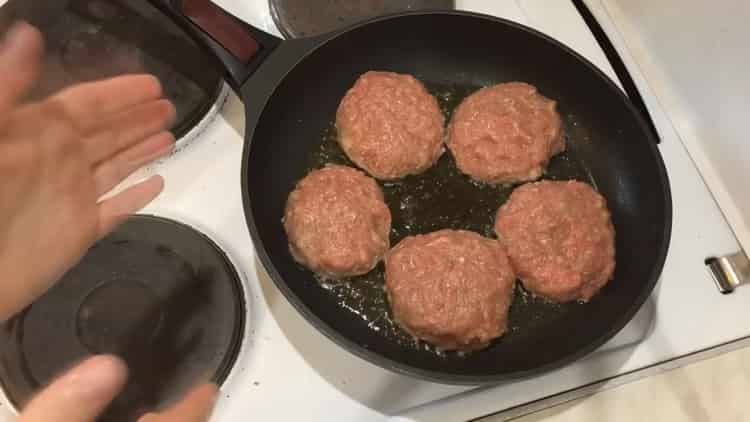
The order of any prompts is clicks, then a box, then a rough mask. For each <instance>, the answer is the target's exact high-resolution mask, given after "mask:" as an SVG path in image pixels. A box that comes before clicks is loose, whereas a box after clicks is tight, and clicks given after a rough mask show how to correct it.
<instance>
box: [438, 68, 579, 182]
mask: <svg viewBox="0 0 750 422" xmlns="http://www.w3.org/2000/svg"><path fill="white" fill-rule="evenodd" d="M561 127H562V123H561V119H560V115H559V114H558V113H557V110H556V103H555V102H554V101H552V100H550V99H548V98H546V97H544V96H542V95H541V94H539V92H538V91H537V89H536V88H535V87H534V86H532V85H529V84H526V83H523V82H509V83H503V84H499V85H495V86H491V87H486V88H482V89H480V90H479V91H477V92H475V93H474V94H472V95H470V96H469V97H467V98H466V99H465V100H464V101H463V102H462V103H461V104H460V105H459V106H458V108H457V109H456V112H455V113H454V115H453V119H452V121H451V124H450V127H449V128H448V139H447V144H448V148H449V149H450V150H451V152H452V153H453V156H454V157H455V159H456V165H457V166H458V168H459V169H460V170H461V171H462V172H464V173H465V174H467V175H469V176H470V177H472V178H473V179H475V180H478V181H480V182H485V183H491V184H506V183H516V182H524V181H528V180H535V179H538V178H539V177H541V175H542V174H543V173H544V170H545V169H546V167H547V163H548V162H549V159H550V157H552V156H553V155H555V154H557V153H560V152H562V151H564V150H565V140H564V138H563V136H562V129H561Z"/></svg>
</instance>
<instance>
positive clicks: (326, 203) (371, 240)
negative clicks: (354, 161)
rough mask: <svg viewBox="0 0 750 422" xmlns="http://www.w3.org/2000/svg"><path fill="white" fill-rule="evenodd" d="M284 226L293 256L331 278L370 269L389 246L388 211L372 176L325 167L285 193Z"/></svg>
mask: <svg viewBox="0 0 750 422" xmlns="http://www.w3.org/2000/svg"><path fill="white" fill-rule="evenodd" d="M284 229H286V233H287V236H288V238H289V249H290V251H291V252H292V255H293V256H294V258H295V259H296V260H297V261H298V262H299V263H301V264H303V265H305V266H306V267H308V268H310V269H311V270H313V271H315V272H316V273H319V274H321V275H323V276H326V277H329V278H333V279H335V278H341V277H348V276H354V275H359V274H364V273H366V272H368V271H370V270H372V269H373V268H374V267H375V265H376V264H377V263H378V262H379V261H380V260H381V259H382V258H383V255H384V254H385V253H386V252H387V251H388V248H389V247H390V240H389V235H390V230H391V212H390V210H389V209H388V206H386V204H385V202H384V201H383V192H382V191H381V190H380V187H379V186H378V185H377V183H376V182H375V180H373V179H372V178H370V177H368V176H366V175H365V174H364V173H362V172H361V171H359V170H355V169H353V168H351V167H346V166H338V165H329V166H326V167H325V168H323V169H320V170H315V171H313V172H311V173H310V174H308V175H307V176H306V177H305V178H304V179H302V180H301V181H300V182H299V183H298V184H297V187H296V188H295V189H294V191H293V192H292V193H291V194H290V195H289V199H288V200H287V204H286V212H285V215H284Z"/></svg>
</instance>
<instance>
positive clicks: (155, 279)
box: [0, 216, 245, 421]
mask: <svg viewBox="0 0 750 422" xmlns="http://www.w3.org/2000/svg"><path fill="white" fill-rule="evenodd" d="M244 324H245V304H244V301H243V294H242V287H241V280H240V278H239V276H238V274H237V272H236V271H235V269H234V267H233V266H232V264H231V263H230V262H229V260H228V259H227V257H226V256H225V255H224V253H222V252H221V250H219V248H218V247H217V246H216V245H215V244H214V243H213V242H212V241H211V240H209V239H208V238H207V237H206V236H204V235H202V234H200V233H198V232H197V231H195V230H193V229H192V228H190V227H187V226H185V225H182V224H179V223H176V222H173V221H169V220H165V219H162V218H157V217H148V216H137V217H132V218H131V219H130V220H128V221H127V222H126V223H125V224H123V225H122V226H121V227H120V228H119V229H117V230H116V231H115V232H114V233H112V234H110V235H109V236H107V237H106V238H104V239H103V240H101V241H100V242H98V243H97V244H96V245H95V246H94V247H92V248H91V249H90V250H89V252H88V253H87V254H86V256H85V257H84V258H83V260H82V261H81V262H80V263H79V264H78V265H76V266H75V267H74V268H73V269H71V270H70V271H69V272H68V273H67V274H66V275H65V276H64V277H63V278H62V280H61V281H60V282H59V283H58V284H57V285H55V287H53V288H52V289H51V290H50V291H49V292H48V293H47V294H45V295H44V296H43V297H41V298H40V299H39V300H37V301H36V302H35V303H34V304H32V305H31V306H30V307H29V308H28V309H26V310H25V311H24V312H23V313H22V314H21V315H19V316H18V317H16V318H14V319H13V320H11V321H9V322H8V323H7V324H5V325H4V326H2V328H1V329H0V382H2V385H3V387H4V389H5V392H6V393H7V395H8V397H9V398H10V399H11V401H12V402H13V404H14V405H16V406H17V407H22V406H23V405H24V404H25V403H26V402H27V401H28V400H29V399H30V398H31V397H32V396H33V394H34V393H35V392H36V391H37V390H39V389H40V388H41V386H44V385H46V384H47V383H48V382H49V381H51V380H52V379H53V378H54V377H56V376H57V375H59V374H60V372H61V371H64V370H65V369H67V368H69V367H70V366H71V365H73V364H74V363H76V362H78V361H80V360H81V359H84V358H86V357H88V356H90V355H93V354H100V353H108V354H110V353H111V354H116V355H118V356H120V357H122V358H123V359H124V360H125V362H126V363H127V364H128V367H129V369H130V378H129V380H128V383H127V385H126V387H125V389H124V391H123V392H122V393H121V394H120V395H119V396H118V397H117V399H116V400H115V401H114V403H113V404H112V405H111V406H110V407H109V408H108V409H107V411H106V413H105V415H104V416H103V417H102V418H101V420H103V421H126V420H127V421H130V420H135V419H136V418H137V416H139V415H140V414H143V413H145V412H147V411H150V410H153V409H155V408H159V407H161V406H163V405H165V404H167V403H169V402H171V401H172V400H174V399H176V398H179V397H180V396H181V395H182V394H184V393H185V391H186V390H187V389H189V388H190V387H192V386H193V385H194V384H195V383H197V382H201V381H207V380H208V379H209V378H210V379H211V380H213V381H214V382H217V383H221V382H223V381H224V379H225V378H226V377H227V375H228V374H229V372H230V370H231V368H232V366H233V364H234V361H235V359H236V357H237V354H238V352H239V349H240V342H241V340H242V335H243V331H244Z"/></svg>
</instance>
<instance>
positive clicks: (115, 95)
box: [51, 75, 162, 133]
mask: <svg viewBox="0 0 750 422" xmlns="http://www.w3.org/2000/svg"><path fill="white" fill-rule="evenodd" d="M161 97H162V88H161V84H160V83H159V80H158V79H156V78H155V77H153V76H150V75H128V76H118V77H115V78H112V79H106V80H103V81H97V82H89V83H84V84H79V85H74V86H72V87H70V88H68V89H65V90H63V91H62V92H60V93H59V94H57V95H55V96H54V97H52V99H51V101H52V102H53V103H55V104H56V105H57V106H58V107H61V108H62V111H64V113H65V114H66V115H67V117H68V118H70V119H71V120H72V122H73V123H74V124H75V125H76V128H77V129H79V130H81V131H82V132H84V133H88V132H89V131H91V130H93V129H94V128H96V127H98V126H99V125H100V124H101V123H102V120H103V119H108V118H110V116H112V115H116V114H119V113H122V112H124V111H126V110H128V109H131V108H133V107H136V106H138V105H141V104H144V103H149V102H152V101H156V100H158V99H160V98H161Z"/></svg>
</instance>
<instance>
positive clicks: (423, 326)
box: [385, 230, 516, 351]
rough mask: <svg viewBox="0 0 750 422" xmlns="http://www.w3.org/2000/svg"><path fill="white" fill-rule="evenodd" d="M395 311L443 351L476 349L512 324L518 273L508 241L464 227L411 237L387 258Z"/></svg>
mask: <svg viewBox="0 0 750 422" xmlns="http://www.w3.org/2000/svg"><path fill="white" fill-rule="evenodd" d="M385 277H386V278H385V280H386V281H385V284H386V289H387V291H388V297H389V300H390V303H391V307H392V309H393V314H394V317H395V319H396V321H398V323H399V324H400V325H401V326H402V327H403V328H404V329H405V330H406V331H408V332H409V333H411V334H412V335H414V336H416V337H419V338H421V339H423V340H424V341H426V342H428V343H431V344H433V345H435V346H437V347H438V348H440V349H442V350H462V351H469V350H476V349H481V348H483V347H486V346H487V345H488V344H489V342H490V341H491V340H492V339H494V338H497V337H499V336H501V335H502V334H503V333H504V332H505V330H506V328H507V319H508V309H509V308H510V303H511V301H512V294H513V286H514V282H515V279H516V277H515V275H514V273H513V269H512V267H511V265H510V261H509V260H508V257H507V255H506V253H505V250H504V248H503V246H502V245H501V244H500V243H499V242H498V241H496V240H494V239H487V238H485V237H482V236H480V235H479V234H477V233H473V232H469V231H460V230H441V231H437V232H434V233H430V234H427V235H421V236H413V237H407V238H405V239H404V240H402V241H401V242H399V244H398V245H396V246H395V247H394V248H393V249H391V250H390V251H389V252H388V254H386V259H385Z"/></svg>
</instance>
